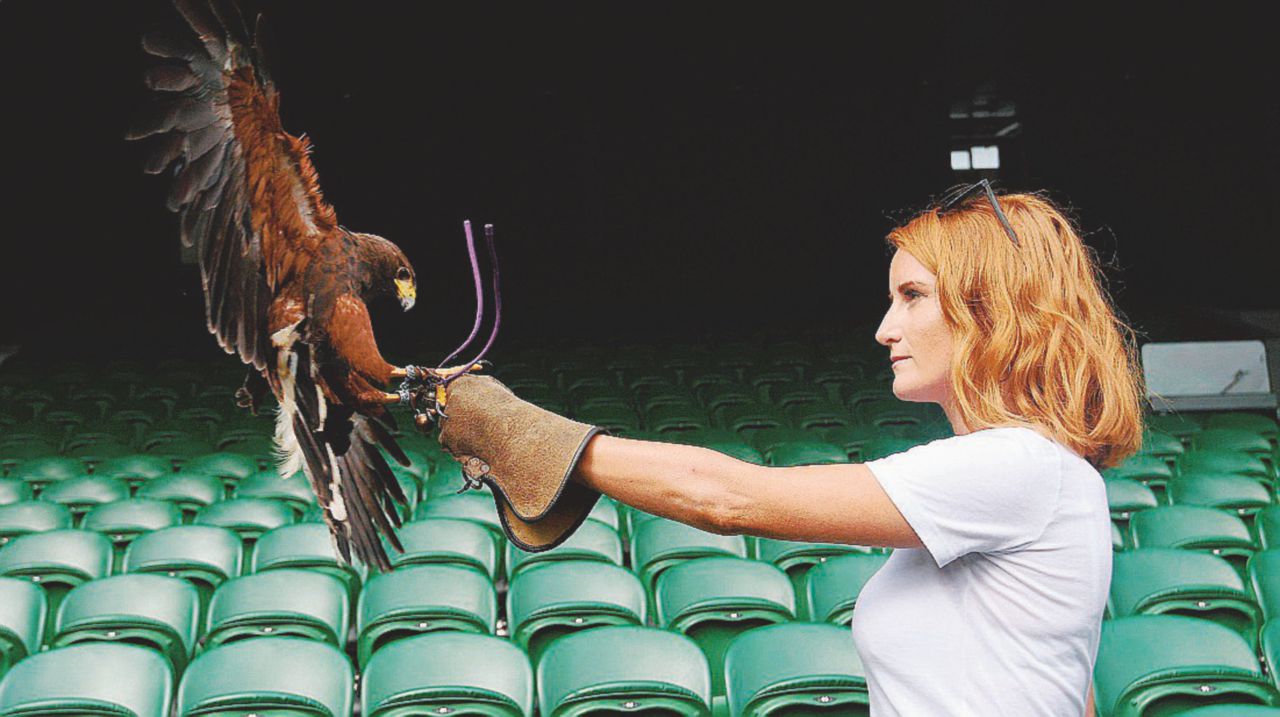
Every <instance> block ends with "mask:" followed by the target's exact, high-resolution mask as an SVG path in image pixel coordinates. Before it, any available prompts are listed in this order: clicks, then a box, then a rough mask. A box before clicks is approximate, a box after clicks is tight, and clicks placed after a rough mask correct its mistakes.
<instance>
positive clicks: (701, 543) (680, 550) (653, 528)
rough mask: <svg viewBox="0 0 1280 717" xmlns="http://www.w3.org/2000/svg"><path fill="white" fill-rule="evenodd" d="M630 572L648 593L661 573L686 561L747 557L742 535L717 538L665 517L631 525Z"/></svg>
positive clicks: (712, 534) (715, 535) (745, 544)
mask: <svg viewBox="0 0 1280 717" xmlns="http://www.w3.org/2000/svg"><path fill="white" fill-rule="evenodd" d="M633 530H634V534H633V535H632V537H631V569H632V570H634V571H635V573H636V575H638V576H639V577H640V581H641V582H642V583H644V586H645V588H646V589H647V590H648V592H649V594H650V595H652V594H653V587H654V583H655V582H656V581H657V578H658V575H660V574H661V573H662V571H663V570H666V569H667V568H670V567H672V566H673V565H676V564H678V563H680V562H683V561H685V560H691V559H693V558H701V557H707V556H711V555H728V556H735V557H739V558H745V557H747V543H746V540H745V539H744V538H743V537H742V536H741V535H717V534H715V533H710V532H707V531H705V530H699V529H697V528H694V527H692V526H688V525H685V524H683V523H678V522H676V521H674V520H668V519H666V518H652V519H650V520H646V521H643V522H640V523H637V524H635V525H634V526H633Z"/></svg>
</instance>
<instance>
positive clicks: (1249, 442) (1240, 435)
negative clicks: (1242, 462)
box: [1191, 428, 1275, 458]
mask: <svg viewBox="0 0 1280 717" xmlns="http://www.w3.org/2000/svg"><path fill="white" fill-rule="evenodd" d="M1191 446H1192V448H1193V449H1195V450H1197V451H1206V450H1208V451H1244V452H1245V453H1251V454H1253V455H1256V456H1263V457H1266V458H1269V457H1270V455H1271V450H1272V449H1273V448H1274V447H1275V446H1274V444H1272V443H1271V441H1270V440H1268V439H1267V437H1266V436H1264V435H1262V434H1260V433H1257V432H1256V431H1252V430H1249V429H1247V428H1206V429H1205V430H1203V431H1201V432H1199V433H1197V434H1196V435H1194V436H1192V437H1191Z"/></svg>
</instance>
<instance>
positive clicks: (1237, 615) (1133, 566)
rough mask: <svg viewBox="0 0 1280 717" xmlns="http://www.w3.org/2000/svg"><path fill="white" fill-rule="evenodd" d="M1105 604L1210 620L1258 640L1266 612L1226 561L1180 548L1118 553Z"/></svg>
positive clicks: (1115, 612)
mask: <svg viewBox="0 0 1280 717" xmlns="http://www.w3.org/2000/svg"><path fill="white" fill-rule="evenodd" d="M1112 565H1113V568H1112V577H1111V593H1110V596H1109V600H1108V603H1107V609H1108V611H1109V614H1110V615H1111V616H1112V617H1128V616H1129V615H1161V614H1175V615H1187V616H1189V617H1198V618H1203V619H1206V620H1212V621H1214V622H1217V623H1219V624H1221V625H1224V626H1226V627H1228V628H1231V629H1232V630H1234V631H1235V632H1237V633H1239V634H1240V636H1241V637H1243V638H1244V639H1245V641H1246V642H1248V643H1249V644H1251V645H1252V644H1254V643H1255V642H1256V641H1257V634H1258V628H1260V627H1261V626H1262V614H1261V611H1260V610H1259V609H1258V607H1257V605H1255V604H1254V602H1253V598H1252V596H1251V594H1250V593H1249V590H1248V588H1247V587H1246V586H1245V583H1244V582H1243V581H1242V580H1241V579H1240V575H1239V574H1238V573H1237V572H1236V570H1235V569H1234V568H1233V567H1232V566H1231V564H1230V563H1228V562H1227V561H1226V560H1223V559H1222V558H1219V557H1217V556H1215V555H1206V554H1204V553H1196V552H1192V551H1189V550H1178V549H1176V548H1141V549H1139V550H1131V551H1128V552H1125V553H1121V554H1120V555H1117V556H1115V558H1114V562H1113V563H1112Z"/></svg>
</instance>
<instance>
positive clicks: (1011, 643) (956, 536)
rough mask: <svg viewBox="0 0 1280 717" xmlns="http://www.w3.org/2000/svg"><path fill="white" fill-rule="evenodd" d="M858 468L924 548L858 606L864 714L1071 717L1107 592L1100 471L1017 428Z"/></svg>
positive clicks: (876, 581)
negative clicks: (866, 691)
mask: <svg viewBox="0 0 1280 717" xmlns="http://www.w3.org/2000/svg"><path fill="white" fill-rule="evenodd" d="M866 465H867V467H868V468H869V469H870V470H871V472H872V473H873V474H874V475H875V476H876V479H877V480H878V481H879V482H880V485H881V486H883V488H884V491H885V492H886V493H887V494H888V495H889V498H890V499H892V500H893V503H894V505H896V506H897V508H898V510H899V511H901V512H902V515H903V517H904V518H906V520H907V522H908V523H910V524H911V527H912V528H914V529H915V531H916V533H917V534H918V535H919V536H920V541H921V542H922V543H924V549H910V550H908V549H898V550H895V551H894V552H893V555H892V556H891V557H890V558H889V560H888V562H887V563H885V565H884V567H883V568H881V569H880V571H879V572H877V573H876V574H875V576H874V577H872V578H871V580H870V581H869V582H868V583H867V584H866V586H865V587H863V589H862V592H861V593H860V594H859V596H858V602H857V607H856V609H855V610H854V615H853V638H854V642H855V644H856V645H857V648H858V653H859V656H860V657H861V658H862V664H863V666H864V667H865V668H866V671H867V682H868V684H869V687H870V692H871V714H872V715H873V716H874V717H892V716H893V715H904V716H907V717H916V716H920V717H937V716H940V715H983V716H984V717H987V716H990V715H1013V716H1016V717H1033V716H1036V717H1039V716H1041V715H1053V716H1055V717H1056V716H1057V715H1063V716H1064V717H1065V716H1067V715H1070V716H1071V717H1080V715H1082V714H1083V713H1084V705H1085V700H1086V698H1087V695H1088V692H1089V684H1090V680H1091V677H1092V674H1093V666H1094V661H1095V660H1096V658H1097V653H1098V636H1099V634H1100V632H1101V624H1102V613H1103V609H1104V608H1105V606H1106V602H1107V591H1108V590H1109V589H1110V585H1111V526H1110V513H1109V511H1108V508H1107V493H1106V488H1105V487H1104V485H1103V482H1102V477H1101V476H1100V475H1099V474H1098V472H1097V471H1096V470H1094V468H1093V467H1092V466H1090V465H1089V463H1088V462H1087V461H1085V460H1083V459H1082V458H1080V457H1079V456H1077V455H1076V454H1075V453H1072V452H1071V451H1070V450H1068V449H1066V448H1065V447H1063V446H1062V445H1060V444H1058V443H1057V442H1055V441H1052V440H1050V439H1048V438H1045V437H1044V436H1042V435H1040V434H1039V433H1036V432H1035V431H1033V430H1031V429H1028V428H989V429H986V430H981V431H976V432H974V433H970V434H967V435H964V436H956V437H954V438H947V439H943V440H938V441H934V442H932V443H929V444H927V445H923V446H917V447H915V448H912V449H911V450H908V451H905V452H903V453H899V454H896V455H892V456H888V457H886V458H882V459H880V460H875V461H871V462H869V463H867V464H866Z"/></svg>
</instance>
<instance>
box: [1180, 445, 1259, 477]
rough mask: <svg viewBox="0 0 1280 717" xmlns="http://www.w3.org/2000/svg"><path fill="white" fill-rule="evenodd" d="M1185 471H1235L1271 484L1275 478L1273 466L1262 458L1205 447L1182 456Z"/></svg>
mask: <svg viewBox="0 0 1280 717" xmlns="http://www.w3.org/2000/svg"><path fill="white" fill-rule="evenodd" d="M1182 470H1183V472H1185V473H1195V472H1200V473H1235V474H1238V475H1242V476H1251V477H1253V478H1257V479H1258V480H1260V481H1262V482H1264V483H1267V484H1270V483H1273V482H1274V480H1275V474H1274V473H1273V472H1272V468H1271V466H1269V465H1268V464H1267V462H1265V461H1263V459H1262V458H1260V457H1258V456H1257V455H1255V454H1252V453H1247V452H1245V451H1234V450H1228V451H1224V450H1217V449H1203V450H1195V451H1188V452H1187V453H1186V455H1184V456H1182Z"/></svg>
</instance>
